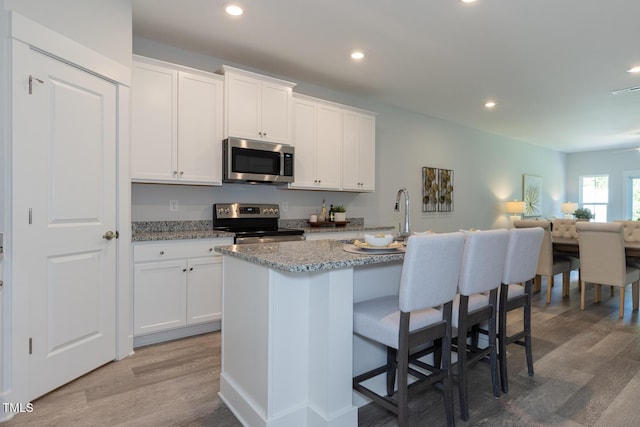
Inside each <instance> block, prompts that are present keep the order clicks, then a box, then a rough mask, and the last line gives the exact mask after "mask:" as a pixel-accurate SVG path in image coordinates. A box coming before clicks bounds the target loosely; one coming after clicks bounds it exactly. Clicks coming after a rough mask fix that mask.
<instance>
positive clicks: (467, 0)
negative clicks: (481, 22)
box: [462, 0, 476, 3]
mask: <svg viewBox="0 0 640 427" xmlns="http://www.w3.org/2000/svg"><path fill="white" fill-rule="evenodd" d="M475 1H476V0H462V3H475Z"/></svg>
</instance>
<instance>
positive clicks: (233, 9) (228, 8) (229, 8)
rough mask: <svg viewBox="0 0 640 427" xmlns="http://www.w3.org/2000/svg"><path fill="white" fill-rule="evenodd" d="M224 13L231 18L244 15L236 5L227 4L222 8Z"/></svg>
mask: <svg viewBox="0 0 640 427" xmlns="http://www.w3.org/2000/svg"><path fill="white" fill-rule="evenodd" d="M224 10H225V12H227V13H228V14H229V15H232V16H240V15H242V14H243V13H244V11H243V10H242V8H241V7H240V6H238V5H237V4H227V5H225V7H224Z"/></svg>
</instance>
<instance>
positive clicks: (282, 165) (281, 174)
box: [280, 151, 284, 176]
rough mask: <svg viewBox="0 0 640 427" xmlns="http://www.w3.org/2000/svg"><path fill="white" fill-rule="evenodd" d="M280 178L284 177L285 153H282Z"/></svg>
mask: <svg viewBox="0 0 640 427" xmlns="http://www.w3.org/2000/svg"><path fill="white" fill-rule="evenodd" d="M280 176H284V152H283V151H281V152H280Z"/></svg>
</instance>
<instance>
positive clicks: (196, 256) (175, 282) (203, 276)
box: [133, 238, 233, 341]
mask: <svg viewBox="0 0 640 427" xmlns="http://www.w3.org/2000/svg"><path fill="white" fill-rule="evenodd" d="M232 243H233V239H231V238H219V239H202V240H197V241H194V240H185V241H178V242H176V241H162V242H144V243H137V244H134V250H133V259H134V286H133V289H134V296H133V319H134V322H133V323H134V327H133V333H134V336H139V335H145V334H151V333H156V332H163V331H168V330H172V329H176V328H187V327H189V326H193V325H199V324H204V323H208V322H214V321H216V320H220V319H221V318H222V256H221V255H220V254H217V253H216V252H214V248H215V246H220V245H230V244H232ZM183 335H184V336H187V335H190V334H189V333H188V331H185V333H184V334H183ZM178 336H180V335H177V336H176V335H173V336H171V337H169V338H175V337H178ZM157 341H161V339H160V340H157Z"/></svg>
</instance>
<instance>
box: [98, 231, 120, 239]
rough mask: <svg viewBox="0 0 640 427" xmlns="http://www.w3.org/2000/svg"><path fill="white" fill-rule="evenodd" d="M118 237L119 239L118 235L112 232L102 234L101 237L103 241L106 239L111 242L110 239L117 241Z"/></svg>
mask: <svg viewBox="0 0 640 427" xmlns="http://www.w3.org/2000/svg"><path fill="white" fill-rule="evenodd" d="M118 237H120V233H118V232H117V231H116V232H115V233H114V232H113V231H111V230H109V231H107V232H106V233H104V235H103V236H102V238H103V239H107V240H111V239H117V238H118Z"/></svg>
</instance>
